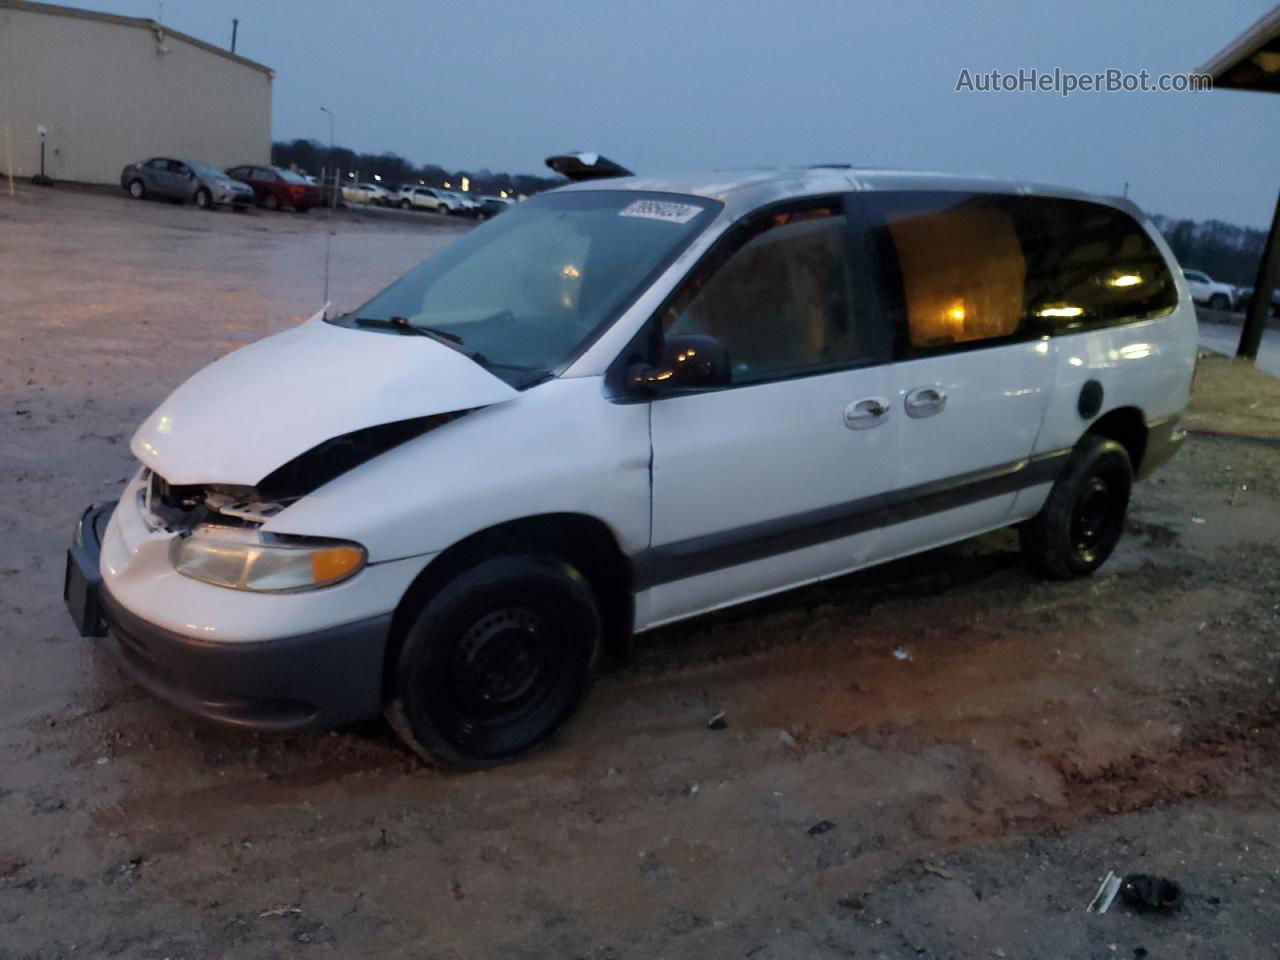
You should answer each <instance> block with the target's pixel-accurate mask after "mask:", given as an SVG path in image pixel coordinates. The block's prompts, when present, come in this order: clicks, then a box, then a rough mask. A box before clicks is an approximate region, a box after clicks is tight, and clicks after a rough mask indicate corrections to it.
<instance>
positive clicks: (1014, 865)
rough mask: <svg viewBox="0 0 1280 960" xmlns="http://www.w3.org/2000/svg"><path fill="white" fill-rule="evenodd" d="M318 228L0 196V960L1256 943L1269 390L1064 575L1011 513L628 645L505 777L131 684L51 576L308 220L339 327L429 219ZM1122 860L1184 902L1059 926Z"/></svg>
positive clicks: (416, 251)
mask: <svg viewBox="0 0 1280 960" xmlns="http://www.w3.org/2000/svg"><path fill="white" fill-rule="evenodd" d="M329 229H330V223H329V222H328V221H327V220H326V219H325V215H324V214H323V213H319V212H313V213H312V214H311V215H310V216H308V217H300V216H296V215H288V214H276V215H270V214H266V213H258V212H250V213H247V214H232V213H217V214H204V213H199V212H197V211H195V210H193V209H190V208H178V207H173V206H169V205H163V204H156V203H135V202H131V201H128V200H126V199H124V198H123V197H115V196H108V195H97V194H88V193H85V194H78V193H71V192H68V191H56V192H41V191H36V190H33V189H31V188H26V189H21V188H20V190H19V193H18V196H17V197H16V198H12V199H11V198H9V197H8V196H5V195H0V424H2V426H0V544H3V546H4V550H3V555H0V960H18V958H70V957H93V958H98V957H124V958H134V957H138V958H157V960H159V958H174V960H177V958H211V957H218V958H246V960H256V958H272V957H305V956H316V957H326V956H327V957H353V958H362V957H380V958H472V957H476V958H479V957H484V958H552V957H555V958H591V960H603V958H608V957H618V958H624V957H625V958H657V957H663V958H700V960H701V958H707V957H717V958H719V957H751V958H759V960H765V958H796V957H806V958H807V957H867V958H877V957H886V958H899V957H904V958H905V957H932V958H978V957H982V958H989V957H1008V958H1117V957H1118V958H1135V960H1137V958H1142V957H1149V958H1189V957H1195V958H1231V960H1240V958H1252V957H1258V958H1274V957H1276V956H1278V955H1280V818H1278V817H1277V813H1278V812H1280V775H1278V774H1277V767H1276V761H1277V759H1278V758H1280V736H1278V735H1277V727H1276V724H1277V720H1278V719H1280V697H1277V695H1276V692H1275V691H1276V687H1277V685H1278V683H1280V681H1278V679H1277V678H1278V677H1280V644H1278V643H1277V639H1278V635H1280V442H1278V441H1277V439H1276V438H1277V437H1280V383H1278V382H1277V381H1275V380H1272V379H1270V378H1267V377H1265V376H1264V375H1262V374H1259V373H1256V372H1255V371H1253V370H1250V369H1248V368H1241V367H1239V366H1237V365H1234V364H1231V363H1229V362H1227V361H1212V360H1208V361H1202V363H1201V367H1200V371H1199V374H1198V379H1197V387H1196V398H1195V402H1194V411H1193V415H1192V416H1191V417H1190V418H1189V419H1190V420H1191V422H1192V423H1193V425H1194V427H1195V429H1196V430H1197V431H1198V432H1197V433H1196V434H1195V435H1194V436H1192V438H1191V439H1190V440H1189V442H1188V444H1187V446H1186V448H1185V449H1184V451H1183V452H1182V453H1181V454H1180V455H1179V457H1178V458H1177V459H1176V460H1175V461H1174V462H1173V463H1172V464H1171V465H1170V466H1169V467H1168V468H1166V469H1165V470H1163V471H1161V472H1159V473H1157V474H1156V476H1155V477H1154V478H1152V479H1151V480H1149V481H1147V482H1145V483H1143V484H1142V485H1141V486H1140V487H1139V488H1138V489H1137V491H1136V499H1135V502H1134V505H1133V509H1132V512H1131V519H1130V523H1129V533H1128V536H1127V538H1126V539H1125V541H1124V542H1123V544H1122V547H1121V549H1120V550H1119V551H1118V553H1117V555H1116V556H1115V557H1114V558H1113V559H1112V560H1111V561H1110V562H1109V563H1108V564H1107V565H1106V566H1105V567H1104V568H1103V569H1102V570H1101V571H1100V572H1099V573H1098V575H1096V576H1095V577H1093V578H1092V579H1089V580H1085V581H1079V582H1074V583H1066V584H1050V583H1044V582H1041V581H1038V580H1036V579H1035V578H1033V577H1032V576H1031V575H1030V574H1028V573H1027V572H1026V571H1025V570H1024V568H1023V566H1022V565H1021V563H1020V562H1019V559H1018V556H1017V552H1016V541H1015V538H1014V536H1013V535H1012V534H1010V533H1008V532H1003V533H998V534H994V535H989V536H986V537H983V538H981V539H979V540H976V541H972V542H970V543H966V544H961V545H959V546H955V547H951V548H947V549H943V550H938V551H934V552H932V553H929V554H925V555H922V556H919V557H915V558H912V559H910V560H908V561H903V562H897V563H894V564H891V565H889V566H886V567H882V568H879V569H876V570H872V571H868V572H865V573H862V574H857V575H854V576H850V577H846V578H843V579H840V580H838V581H834V582H831V583H828V584H825V585H823V586H820V587H816V588H812V589H805V590H801V591H797V592H793V593H790V594H787V595H784V596H780V597H776V598H772V599H770V600H767V601H763V602H758V603H755V604H752V605H750V606H747V607H744V608H740V609H737V610H735V611H732V612H729V613H726V614H722V615H717V616H714V617H707V618H703V619H700V620H697V621H694V622H691V623H688V624H685V625H682V626H679V627H676V628H668V629H664V630H661V631H658V632H655V633H652V634H648V635H645V636H643V637H641V638H639V641H638V644H637V651H636V653H635V655H634V657H633V658H632V659H631V660H629V661H628V662H626V663H606V664H604V665H603V668H602V675H601V677H600V679H599V681H598V683H597V685H596V688H595V691H594V693H593V695H592V697H591V699H590V700H589V702H588V704H587V706H586V708H585V709H584V710H583V711H582V712H581V714H580V715H579V716H578V717H577V718H576V719H575V720H574V721H573V722H571V723H570V724H569V726H568V727H567V729H566V730H565V731H564V732H563V734H562V735H561V736H560V737H559V738H558V739H557V740H556V741H555V742H554V743H553V744H551V745H550V746H549V747H548V748H546V749H544V750H541V751H539V752H537V753H535V754H534V755H532V756H529V757H528V758H526V759H524V760H522V761H521V762H519V763H516V764H513V765H510V766H508V767H505V768H502V769H500V770H497V771H492V772H488V773H483V774H471V775H446V774H441V773H438V772H435V771H433V770H430V769H427V768H424V767H423V766H421V765H420V764H419V763H418V762H417V761H416V760H415V759H413V758H412V757H411V756H409V755H408V754H407V753H406V752H405V751H404V750H403V749H401V748H400V747H399V746H398V745H397V743H396V742H395V741H394V740H393V739H392V737H391V736H390V734H389V733H388V732H387V730H386V729H384V728H383V727H382V726H381V725H380V724H370V725H368V726H367V727H363V728H360V729H355V730H344V731H340V732H335V733H308V734H296V735H289V736H281V735H270V736H269V735H257V734H250V733H244V732H239V731H234V730H227V729H222V728H219V727H215V726H211V725H208V724H206V723H204V722H201V721H198V720H195V719H192V718H189V717H187V716H185V715H183V714H181V713H178V712H176V711H175V710H173V709H171V708H169V707H167V706H165V705H163V704H161V703H159V702H157V701H155V700H154V699H152V698H151V697H150V696H148V695H146V694H144V693H143V692H141V691H140V690H139V689H138V688H136V687H135V686H134V685H133V684H132V683H131V682H129V681H128V680H127V679H126V678H125V677H124V676H123V675H122V674H121V672H120V671H119V670H118V669H117V668H116V666H115V665H114V664H113V663H112V662H111V660H110V659H109V658H108V657H106V656H104V655H103V653H102V652H101V651H100V650H99V649H98V648H97V647H96V646H95V644H94V643H93V641H89V640H83V639H81V638H80V637H78V636H77V635H76V633H75V631H74V629H73V628H72V626H71V624H70V621H69V619H68V617H67V615H66V614H65V612H64V611H63V609H62V604H61V597H60V590H61V580H62V569H63V567H62V564H63V550H64V548H65V546H66V543H67V540H68V537H69V535H70V532H71V527H72V524H73V522H74V520H75V518H76V517H77V515H78V514H79V512H80V511H81V510H82V509H83V507H84V506H85V505H87V504H88V503H90V502H91V501H95V500H101V499H104V498H107V497H109V496H110V495H111V494H112V493H113V491H115V490H116V489H117V488H118V487H119V485H120V484H121V483H122V481H123V480H124V478H125V477H126V475H127V474H129V473H130V472H131V471H132V469H133V466H132V462H131V458H130V455H129V451H128V439H129V436H130V434H131V431H132V429H133V427H134V426H135V425H136V424H137V423H138V422H139V421H140V420H141V419H142V418H143V417H144V416H145V414H146V413H148V412H149V411H150V409H151V408H152V407H153V406H154V405H155V404H156V403H157V402H158V401H159V400H161V399H162V398H163V396H164V395H165V394H166V393H167V392H168V391H169V390H170V389H172V388H173V387H174V386H175V385H177V384H178V383H179V382H180V381H181V380H183V379H184V378H185V377H187V376H188V375H190V374H191V373H192V372H194V371H195V370H196V369H198V368H199V367H201V366H203V365H204V364H206V363H207V362H209V361H210V360H212V359H214V358H215V357H218V356H220V355H221V354H223V353H225V352H227V351H229V350H232V349H234V348H235V347H237V346H240V345H241V344H244V343H246V342H248V341H251V340H254V339H257V338H259V337H262V336H264V335H266V334H269V333H272V332H275V331H277V330H280V329H283V328H284V327H286V326H288V325H289V324H291V323H294V322H296V321H297V320H299V319H301V318H302V317H304V316H306V315H307V314H309V313H311V312H313V311H314V310H316V309H318V308H319V306H320V304H321V301H322V284H323V277H322V266H323V261H324V251H325V245H326V242H328V243H330V244H331V247H332V257H333V261H332V262H333V269H332V273H331V278H330V286H331V299H332V300H333V302H334V304H335V305H336V306H338V307H340V308H345V307H351V306H354V305H356V304H358V303H359V302H360V301H361V300H362V299H363V298H364V297H365V296H367V295H369V294H371V293H373V292H374V291H376V290H377V289H378V288H380V287H381V286H382V285H384V284H385V283H386V282H388V281H390V280H391V279H393V278H394V277H396V276H397V275H399V274H400V273H401V272H403V271H404V270H405V269H406V268H407V267H409V266H410V265H412V264H414V263H416V262H418V261H419V260H421V259H422V258H423V257H426V256H428V255H430V254H431V253H433V252H434V251H436V250H438V249H440V247H441V246H442V245H443V244H445V243H447V242H448V241H449V240H450V239H451V238H452V237H454V236H456V232H454V231H452V230H450V229H447V228H440V227H431V226H428V225H426V224H425V222H424V223H422V224H418V223H413V222H407V221H394V222H386V221H382V220H377V219H375V218H371V217H343V218H339V219H336V220H334V221H333V222H332V230H333V235H332V236H331V237H328V239H327V235H328V233H329ZM722 711H723V712H724V714H725V719H726V721H727V725H725V726H724V727H723V728H722V729H711V728H709V727H708V723H707V721H708V719H709V718H711V717H712V716H713V715H715V714H717V713H720V712H722ZM1110 869H1113V870H1116V871H1117V872H1119V873H1129V872H1148V873H1156V874H1161V875H1164V876H1168V877H1171V878H1173V879H1175V880H1177V881H1178V882H1179V883H1180V884H1182V885H1183V887H1184V889H1185V891H1186V896H1185V902H1184V904H1183V906H1182V908H1181V909H1180V910H1179V911H1177V912H1176V913H1174V914H1172V915H1168V916H1166V915H1147V914H1139V913H1134V912H1131V911H1130V910H1129V909H1127V908H1123V907H1121V906H1119V905H1117V907H1115V908H1113V909H1112V911H1111V912H1109V913H1107V914H1105V915H1097V914H1091V913H1087V912H1085V905H1086V904H1087V903H1088V901H1089V900H1090V898H1091V897H1092V895H1093V893H1094V890H1095V889H1096V888H1097V886H1098V883H1099V880H1100V879H1101V878H1102V876H1103V875H1104V874H1105V873H1106V871H1107V870H1110Z"/></svg>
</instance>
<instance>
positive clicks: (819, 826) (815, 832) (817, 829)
mask: <svg viewBox="0 0 1280 960" xmlns="http://www.w3.org/2000/svg"><path fill="white" fill-rule="evenodd" d="M835 828H836V825H835V824H834V823H832V822H831V821H830V820H819V821H818V822H817V823H815V824H814V825H813V826H812V827H810V828H809V829H808V830H807V831H805V832H806V833H808V834H809V836H811V837H820V836H822V834H824V833H830V832H831V831H832V830H834V829H835Z"/></svg>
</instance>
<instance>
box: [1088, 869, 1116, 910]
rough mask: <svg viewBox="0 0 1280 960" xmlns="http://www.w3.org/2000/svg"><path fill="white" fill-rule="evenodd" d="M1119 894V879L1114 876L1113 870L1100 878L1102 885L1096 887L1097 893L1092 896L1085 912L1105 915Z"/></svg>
mask: <svg viewBox="0 0 1280 960" xmlns="http://www.w3.org/2000/svg"><path fill="white" fill-rule="evenodd" d="M1119 892H1120V878H1119V877H1118V876H1116V872H1115V871H1114V870H1108V871H1107V875H1106V876H1105V877H1103V878H1102V883H1100V884H1099V885H1098V892H1097V893H1095V894H1094V895H1093V899H1092V900H1090V901H1089V905H1088V906H1087V907H1085V910H1086V911H1088V912H1089V913H1106V912H1107V911H1108V910H1110V909H1111V904H1112V902H1113V901H1114V900H1115V898H1116V894H1117V893H1119Z"/></svg>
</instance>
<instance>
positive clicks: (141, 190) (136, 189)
mask: <svg viewBox="0 0 1280 960" xmlns="http://www.w3.org/2000/svg"><path fill="white" fill-rule="evenodd" d="M129 196H131V197H133V199H135V200H143V199H145V198H146V196H147V188H146V186H144V185H143V183H142V181H141V180H130V181H129Z"/></svg>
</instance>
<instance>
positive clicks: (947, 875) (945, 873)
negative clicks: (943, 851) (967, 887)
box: [920, 863, 956, 880]
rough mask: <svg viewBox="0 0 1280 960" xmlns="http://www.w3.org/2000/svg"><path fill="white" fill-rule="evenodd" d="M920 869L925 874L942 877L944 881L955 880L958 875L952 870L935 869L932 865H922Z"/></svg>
mask: <svg viewBox="0 0 1280 960" xmlns="http://www.w3.org/2000/svg"><path fill="white" fill-rule="evenodd" d="M920 869H921V870H923V871H924V872H925V873H931V874H933V875H934V876H935V877H941V878H942V879H943V880H954V879H955V878H956V875H955V874H954V873H952V872H951V871H950V870H943V869H942V868H941V867H935V866H934V865H933V864H932V863H922V864H920Z"/></svg>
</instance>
